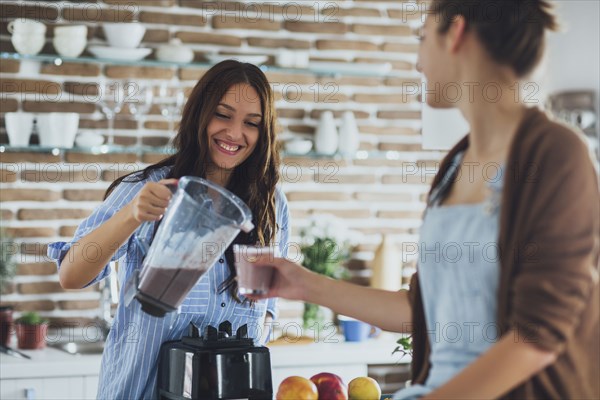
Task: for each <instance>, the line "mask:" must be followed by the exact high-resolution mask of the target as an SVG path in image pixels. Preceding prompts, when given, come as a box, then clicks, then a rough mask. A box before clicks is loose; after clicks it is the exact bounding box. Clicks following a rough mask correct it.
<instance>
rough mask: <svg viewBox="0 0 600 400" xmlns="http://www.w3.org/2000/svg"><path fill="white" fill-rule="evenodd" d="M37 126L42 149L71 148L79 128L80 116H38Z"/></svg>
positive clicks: (56, 114) (62, 114) (57, 114)
mask: <svg viewBox="0 0 600 400" xmlns="http://www.w3.org/2000/svg"><path fill="white" fill-rule="evenodd" d="M37 126H38V134H39V136H40V145H41V146H42V147H60V148H71V147H73V142H74V141H75V135H76V134H77V128H78V127H79V114H77V113H58V112H53V113H45V114H38V116H37Z"/></svg>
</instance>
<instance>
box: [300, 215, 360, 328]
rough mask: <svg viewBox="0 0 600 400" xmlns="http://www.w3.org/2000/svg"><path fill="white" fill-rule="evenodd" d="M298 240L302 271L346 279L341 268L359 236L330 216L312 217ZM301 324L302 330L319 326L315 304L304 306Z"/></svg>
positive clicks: (319, 311)
mask: <svg viewBox="0 0 600 400" xmlns="http://www.w3.org/2000/svg"><path fill="white" fill-rule="evenodd" d="M300 238H301V244H300V250H301V252H302V257H303V262H302V265H304V267H306V268H308V269H309V270H311V271H314V272H317V273H319V274H322V275H325V276H328V277H330V278H334V279H342V278H345V277H347V271H346V269H345V268H344V266H343V264H344V262H346V261H347V260H348V259H349V258H350V255H351V251H352V247H353V245H354V244H356V243H357V241H358V236H357V233H356V232H353V231H350V230H349V229H348V227H347V226H346V224H345V223H344V222H343V221H342V220H341V219H339V218H337V217H335V216H333V215H329V214H315V215H313V216H311V218H309V220H308V225H307V226H306V227H304V228H303V229H301V230H300ZM302 320H303V324H304V328H308V327H312V326H314V324H315V323H321V322H322V321H323V315H322V310H321V309H320V307H319V306H318V305H316V304H310V303H305V304H304V314H303V316H302Z"/></svg>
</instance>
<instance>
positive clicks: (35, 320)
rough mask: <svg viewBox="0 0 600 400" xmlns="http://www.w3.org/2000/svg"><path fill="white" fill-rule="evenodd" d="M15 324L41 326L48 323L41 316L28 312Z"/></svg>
mask: <svg viewBox="0 0 600 400" xmlns="http://www.w3.org/2000/svg"><path fill="white" fill-rule="evenodd" d="M15 322H16V323H17V324H21V325H42V324H46V323H48V320H47V319H46V318H42V316H40V314H38V313H36V312H35V311H29V312H26V313H23V314H22V315H21V316H20V317H19V318H17V320H16V321H15Z"/></svg>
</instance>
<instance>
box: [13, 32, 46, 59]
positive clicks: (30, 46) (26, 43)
mask: <svg viewBox="0 0 600 400" xmlns="http://www.w3.org/2000/svg"><path fill="white" fill-rule="evenodd" d="M10 41H11V42H12V44H13V46H14V47H15V50H17V52H18V53H19V54H23V55H28V56H34V55H36V54H37V53H39V52H40V50H42V47H44V44H45V43H46V36H45V35H44V34H43V33H32V34H25V33H13V35H12V36H11V38H10Z"/></svg>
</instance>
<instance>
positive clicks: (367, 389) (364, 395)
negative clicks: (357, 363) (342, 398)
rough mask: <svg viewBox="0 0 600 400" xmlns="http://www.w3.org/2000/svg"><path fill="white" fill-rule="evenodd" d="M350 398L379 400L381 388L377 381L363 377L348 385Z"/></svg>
mask: <svg viewBox="0 0 600 400" xmlns="http://www.w3.org/2000/svg"><path fill="white" fill-rule="evenodd" d="M348 396H349V398H350V400H379V399H380V398H381V388H380V387H379V384H378V383H377V381H376V380H375V379H373V378H369V377H368V376H361V377H359V378H354V379H352V380H351V381H350V383H349V384H348Z"/></svg>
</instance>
